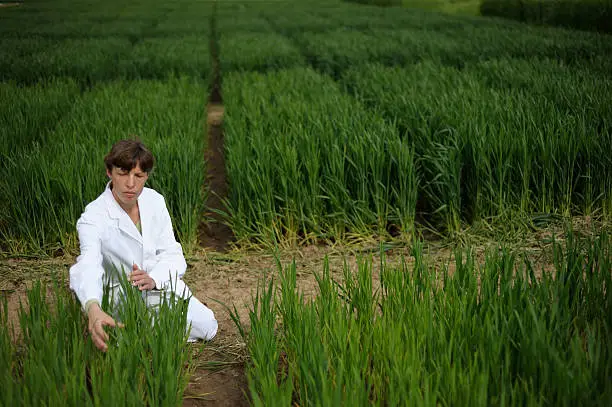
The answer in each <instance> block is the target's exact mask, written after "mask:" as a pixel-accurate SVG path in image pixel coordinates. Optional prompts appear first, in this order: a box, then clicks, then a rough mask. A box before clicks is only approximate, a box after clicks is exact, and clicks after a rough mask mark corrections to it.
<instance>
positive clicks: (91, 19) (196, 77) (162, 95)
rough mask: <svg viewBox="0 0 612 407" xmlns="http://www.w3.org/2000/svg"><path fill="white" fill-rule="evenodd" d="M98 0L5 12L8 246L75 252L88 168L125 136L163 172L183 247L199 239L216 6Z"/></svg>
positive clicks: (99, 178) (156, 182) (0, 52)
mask: <svg viewBox="0 0 612 407" xmlns="http://www.w3.org/2000/svg"><path fill="white" fill-rule="evenodd" d="M96 4H97V3H93V2H84V3H83V2H81V3H77V4H72V3H62V2H60V3H57V4H55V3H54V4H52V5H51V4H49V3H47V2H33V3H28V4H27V5H24V7H20V8H19V9H15V10H10V12H9V13H4V11H5V10H3V15H2V17H3V23H4V22H6V23H7V24H6V25H4V24H3V25H2V27H8V28H7V32H10V34H9V35H7V36H3V38H2V40H0V42H1V45H2V47H0V72H1V73H0V81H2V83H0V89H1V92H2V96H3V100H12V101H13V102H12V103H7V104H3V105H2V106H1V107H0V112H1V113H0V120H1V123H0V125H1V128H2V130H1V132H2V136H3V141H6V142H3V143H2V147H1V148H0V158H1V159H0V161H1V162H2V164H0V168H2V171H3V175H6V176H3V177H2V180H1V181H0V191H1V196H2V198H3V199H2V203H1V204H0V205H1V208H2V210H3V211H2V215H0V237H1V238H2V242H1V244H0V246H1V250H2V252H4V253H12V254H20V255H34V254H38V255H40V254H43V253H47V254H49V253H53V252H56V251H58V250H59V251H60V252H63V251H66V250H68V251H70V250H74V248H75V243H76V240H75V237H76V236H75V230H74V225H75V222H76V220H77V218H78V215H79V214H80V213H81V212H82V210H83V208H84V207H85V204H87V203H88V202H89V201H91V200H92V199H93V198H95V197H96V196H97V195H98V194H99V193H100V192H101V191H102V190H103V188H104V184H105V177H104V168H103V166H102V165H101V164H96V163H100V162H101V161H100V160H101V158H102V157H103V156H104V154H105V153H106V152H107V151H108V149H109V148H110V145H111V144H112V142H114V141H116V140H118V139H120V138H126V137H128V136H130V135H137V136H139V137H140V138H141V139H142V140H143V141H144V142H146V143H148V144H150V147H151V148H152V149H153V151H154V153H155V154H156V156H157V159H158V164H159V165H161V166H163V167H164V170H163V171H159V172H158V173H157V174H155V176H153V177H152V179H151V183H150V185H151V186H153V187H155V188H157V189H159V190H160V191H161V192H163V193H164V194H166V197H167V199H168V202H169V206H170V209H171V215H172V218H173V221H174V223H175V226H176V227H177V230H178V237H179V238H180V240H181V241H182V243H184V245H185V248H186V249H187V250H191V248H193V247H195V245H196V242H197V226H198V223H199V221H200V219H201V218H202V213H203V205H204V196H203V195H204V192H203V191H204V177H205V175H204V169H205V164H204V150H205V147H206V145H205V144H206V142H205V139H206V137H205V129H204V124H205V120H206V118H205V103H206V98H207V95H208V89H209V82H208V81H209V78H210V65H211V62H210V47H209V43H210V19H211V15H212V14H211V13H212V3H210V2H201V3H200V2H187V1H185V2H178V3H172V4H168V5H166V4H164V3H160V4H159V5H157V6H152V5H151V4H150V2H136V3H130V4H129V5H125V4H123V3H122V2H117V3H112V2H111V3H105V6H104V11H103V12H98V11H99V9H100V7H99V5H96ZM30 16H31V17H32V18H31V19H30V20H28V17H30ZM142 79H152V81H143V80H142ZM184 177H187V178H184ZM178 178H181V179H182V180H183V181H184V182H185V184H183V183H182V182H181V183H179V182H176V180H177V179H178ZM187 179H189V180H187Z"/></svg>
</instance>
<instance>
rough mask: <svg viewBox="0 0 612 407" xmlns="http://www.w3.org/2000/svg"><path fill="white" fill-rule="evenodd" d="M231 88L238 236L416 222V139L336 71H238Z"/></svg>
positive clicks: (227, 89)
mask: <svg viewBox="0 0 612 407" xmlns="http://www.w3.org/2000/svg"><path fill="white" fill-rule="evenodd" d="M224 95H225V101H226V119H225V131H226V148H227V152H228V158H227V160H228V161H227V168H228V177H229V183H230V196H229V205H230V215H231V218H230V219H231V222H232V229H233V230H234V233H235V234H236V236H237V237H238V238H240V239H248V238H249V237H253V236H255V237H256V239H258V240H260V241H265V240H269V239H273V240H277V239H279V240H282V239H283V238H284V237H289V238H291V239H297V240H301V239H304V238H306V239H311V238H315V239H316V238H324V239H325V238H327V239H332V240H334V239H340V240H342V239H345V238H347V237H348V234H350V233H353V234H356V235H358V234H359V233H363V234H367V233H369V232H368V231H371V230H375V231H376V232H377V233H380V234H386V233H387V229H388V228H391V229H392V230H394V231H397V230H402V231H406V232H408V231H409V230H410V228H411V227H412V223H413V219H414V207H415V202H414V200H415V198H416V195H415V193H416V190H415V177H414V172H413V168H414V166H413V154H412V149H411V147H410V146H409V145H408V143H404V142H403V141H402V140H401V138H400V137H399V134H398V132H397V131H396V130H395V128H393V126H390V125H389V124H388V123H386V122H385V121H384V120H382V119H381V118H380V117H378V116H375V115H372V114H370V113H369V112H367V111H366V110H365V109H364V108H363V107H362V106H361V105H359V103H357V102H356V101H354V100H353V99H352V98H351V97H350V96H348V95H346V94H343V93H342V91H341V90H340V88H339V87H338V86H337V85H336V84H335V83H334V82H333V81H332V80H331V79H329V78H327V77H325V76H321V75H319V74H317V73H316V72H314V71H313V70H311V69H304V68H296V69H293V70H283V71H279V72H277V73H269V74H266V75H263V74H255V73H249V74H230V75H227V76H226V77H225V79H224ZM330 118H332V119H331V120H330ZM300 234H302V235H301V236H300ZM311 234H312V236H311Z"/></svg>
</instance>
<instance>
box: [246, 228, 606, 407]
mask: <svg viewBox="0 0 612 407" xmlns="http://www.w3.org/2000/svg"><path fill="white" fill-rule="evenodd" d="M567 238H568V239H567V241H566V242H565V243H563V244H559V243H556V244H555V245H554V250H553V252H554V256H553V262H552V267H551V268H550V269H545V270H540V269H538V268H537V267H535V266H534V265H533V264H532V263H531V262H529V261H528V260H525V259H524V258H523V257H522V256H517V255H516V254H513V253H511V252H510V251H508V250H506V249H503V248H499V249H496V250H492V251H489V252H488V253H487V254H486V256H485V259H484V260H483V261H477V260H476V259H475V257H474V254H473V253H472V252H471V251H469V250H468V251H463V250H457V251H456V252H455V255H454V261H453V262H451V263H447V264H445V265H443V266H442V268H441V269H439V268H438V267H434V266H433V265H431V264H428V262H427V261H426V260H425V259H424V258H423V251H422V247H421V246H420V245H419V244H416V245H415V246H414V247H413V251H412V253H411V256H410V258H409V259H405V261H402V262H401V263H400V264H399V265H397V264H395V265H391V264H388V263H387V262H386V261H385V260H384V258H383V259H382V260H381V262H380V266H378V267H377V266H376V264H373V262H372V259H371V258H367V257H365V258H363V259H361V260H360V261H358V264H357V266H356V267H354V268H351V267H349V266H345V267H344V269H343V270H334V269H331V268H330V267H329V265H328V264H327V263H326V265H325V266H324V267H323V270H317V271H315V273H316V276H317V283H318V289H319V290H318V291H319V294H318V296H317V297H316V298H314V299H305V298H306V297H305V294H304V293H303V292H302V291H301V290H300V289H299V288H298V287H297V285H296V265H295V263H293V264H288V265H286V266H285V267H283V268H281V269H279V273H278V275H277V280H278V281H276V282H270V283H267V284H266V283H265V282H264V281H263V280H262V284H261V285H260V286H259V289H258V292H257V295H256V296H255V299H254V306H253V310H252V311H251V313H250V317H249V321H250V331H249V332H248V333H244V336H245V338H246V341H247V347H248V349H249V353H250V355H251V358H252V359H251V361H250V363H249V366H248V368H247V376H248V378H249V390H250V394H251V397H252V401H253V405H255V406H289V405H308V406H328V405H352V406H370V405H374V406H407V405H408V406H440V405H470V406H507V405H511V406H526V405H528V406H536V405H537V406H539V405H558V406H573V405H592V406H606V405H609V404H610V402H612V389H611V388H610V375H611V374H612V363H611V360H612V342H610V340H609V337H610V334H611V333H612V332H610V328H611V326H612V319H611V315H612V314H611V313H610V312H611V311H612V301H611V298H612V297H611V296H610V292H609V290H607V287H609V286H610V284H611V283H612V280H611V271H612V262H611V259H612V257H611V256H612V252H611V250H612V244H611V243H612V242H611V241H610V237H609V235H606V234H601V235H599V236H597V237H594V238H592V239H586V240H582V239H577V238H576V237H575V236H574V235H573V234H571V233H569V234H568V235H567ZM301 271H302V270H300V272H301ZM279 321H280V323H279Z"/></svg>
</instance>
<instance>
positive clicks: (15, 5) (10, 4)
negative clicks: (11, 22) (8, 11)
mask: <svg viewBox="0 0 612 407" xmlns="http://www.w3.org/2000/svg"><path fill="white" fill-rule="evenodd" d="M19 6H21V3H0V8H7V7H19Z"/></svg>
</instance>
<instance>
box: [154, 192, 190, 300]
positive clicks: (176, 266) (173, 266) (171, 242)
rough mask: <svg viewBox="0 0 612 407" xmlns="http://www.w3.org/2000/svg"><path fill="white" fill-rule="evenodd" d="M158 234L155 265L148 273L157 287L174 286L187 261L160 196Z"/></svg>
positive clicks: (156, 237)
mask: <svg viewBox="0 0 612 407" xmlns="http://www.w3.org/2000/svg"><path fill="white" fill-rule="evenodd" d="M159 226H160V228H159V234H158V235H157V236H155V241H156V245H155V265H154V266H153V268H152V269H151V270H150V271H149V275H150V276H151V278H153V280H154V281H155V287H156V288H158V289H167V288H170V287H171V286H174V284H175V281H176V279H177V278H181V277H183V275H184V274H185V270H186V269H187V263H186V262H185V257H184V256H183V248H182V247H181V245H180V243H178V242H177V241H176V239H175V237H174V232H173V231H172V220H171V219H170V214H169V213H168V209H167V208H166V203H165V200H164V199H163V198H162V202H161V205H160V219H159Z"/></svg>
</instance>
